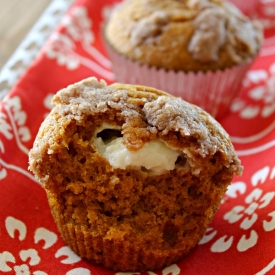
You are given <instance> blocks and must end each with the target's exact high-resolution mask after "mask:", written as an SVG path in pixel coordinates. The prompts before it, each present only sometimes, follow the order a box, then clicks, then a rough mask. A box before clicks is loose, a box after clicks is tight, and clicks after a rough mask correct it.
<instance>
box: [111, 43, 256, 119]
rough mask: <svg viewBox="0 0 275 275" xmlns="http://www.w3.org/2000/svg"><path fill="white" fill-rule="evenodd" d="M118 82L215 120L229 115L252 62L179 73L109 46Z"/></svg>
mask: <svg viewBox="0 0 275 275" xmlns="http://www.w3.org/2000/svg"><path fill="white" fill-rule="evenodd" d="M107 50H108V53H109V57H110V59H111V61H112V63H113V71H114V74H115V77H116V81H117V82H121V83H128V84H139V85H145V86H151V87H154V88H157V89H160V90H163V91H165V92H168V93H170V94H172V95H174V96H176V97H181V98H183V99H184V100H186V101H188V102H190V103H193V104H195V105H197V106H199V107H201V108H202V109H204V110H205V111H207V112H208V113H209V114H211V115H212V116H213V117H215V118H220V117H221V116H223V115H225V114H226V113H227V112H228V111H229V109H230V106H231V104H232V102H233V100H234V99H235V98H236V97H237V96H238V95H239V93H240V91H241V87H242V81H243V78H244V76H245V74H246V72H247V71H248V69H249V67H250V66H251V63H252V61H251V60H250V61H249V62H246V63H244V64H242V65H238V66H234V67H232V68H228V69H225V70H218V71H215V72H212V71H208V72H198V73H194V72H188V73H185V72H182V71H180V72H175V71H171V70H169V71H166V70H164V69H157V68H155V67H148V66H146V65H140V64H139V63H138V62H134V61H131V60H129V59H127V58H125V57H123V56H121V55H119V54H117V53H116V52H115V51H114V50H112V49H111V48H110V47H108V46H107Z"/></svg>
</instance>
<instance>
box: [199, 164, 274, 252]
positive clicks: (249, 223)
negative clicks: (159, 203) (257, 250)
mask: <svg viewBox="0 0 275 275" xmlns="http://www.w3.org/2000/svg"><path fill="white" fill-rule="evenodd" d="M268 176H269V179H270V180H273V179H274V178H275V167H274V168H273V169H272V170H271V169H270V167H269V166H266V167H264V168H262V169H260V170H258V171H257V172H256V173H254V174H253V176H252V177H251V185H252V186H254V187H255V188H254V189H253V190H252V191H251V192H250V193H249V194H248V195H247V196H246V197H245V200H244V205H236V206H234V207H233V208H232V209H231V210H230V211H228V212H227V213H225V214H224V216H223V219H224V220H225V221H227V222H228V223H229V224H236V225H237V226H239V228H240V230H244V232H245V233H244V234H243V235H242V236H241V238H240V239H239V240H238V242H237V247H236V248H237V251H239V252H245V251H247V250H249V249H250V248H252V247H254V246H255V245H256V244H257V242H258V239H259V235H258V233H257V231H256V229H255V228H256V227H253V226H254V225H255V223H256V222H257V221H258V220H259V215H258V213H257V212H258V211H259V210H260V209H263V208H266V207H268V206H269V205H270V204H271V202H274V201H275V191H271V192H266V193H264V191H263V190H262V189H260V188H259V187H257V186H258V185H259V184H264V183H265V182H266V180H267V179H268ZM245 192H246V187H245V183H243V182H237V183H235V184H232V188H229V191H228V192H227V194H226V195H227V196H229V197H231V198H237V196H238V194H242V195H243V194H245ZM225 200H226V199H225ZM262 228H263V229H264V231H265V232H270V231H273V230H275V211H272V212H270V213H268V214H267V217H266V219H265V220H263V221H262ZM217 234H218V231H217V230H215V229H214V228H208V229H207V231H206V234H205V236H204V237H203V238H202V240H201V241H200V244H201V245H202V244H206V243H208V242H210V241H212V240H214V243H213V244H212V245H211V247H210V250H211V251H212V252H215V253H217V252H219V253H222V252H225V251H227V250H228V249H229V248H230V247H232V244H233V240H234V239H235V236H232V235H224V236H222V237H220V238H219V239H217V240H215V237H216V235H217Z"/></svg>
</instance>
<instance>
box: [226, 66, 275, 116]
mask: <svg viewBox="0 0 275 275" xmlns="http://www.w3.org/2000/svg"><path fill="white" fill-rule="evenodd" d="M263 81H264V82H263ZM258 83H259V84H260V85H258V86H256V87H254V88H252V89H250V90H249V91H248V94H247V95H248V97H249V98H250V101H251V99H252V100H253V103H249V104H247V103H246V101H245V100H244V99H237V100H236V101H235V102H234V103H233V104H232V106H231V111H232V112H235V113H236V112H238V113H239V115H240V117H241V118H242V119H247V120H248V119H254V118H256V117H257V116H261V117H262V118H268V117H270V116H272V115H274V114H275V63H273V64H272V65H271V66H270V68H269V72H267V71H263V70H257V71H250V72H249V73H248V74H247V78H246V80H245V85H246V86H250V85H252V84H253V85H255V84H258ZM261 83H263V84H261Z"/></svg>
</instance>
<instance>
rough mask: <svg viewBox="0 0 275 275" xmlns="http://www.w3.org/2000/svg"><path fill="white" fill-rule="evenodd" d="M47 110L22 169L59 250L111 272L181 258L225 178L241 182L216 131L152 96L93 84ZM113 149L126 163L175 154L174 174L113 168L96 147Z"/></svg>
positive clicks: (67, 92)
mask: <svg viewBox="0 0 275 275" xmlns="http://www.w3.org/2000/svg"><path fill="white" fill-rule="evenodd" d="M53 103H54V104H55V107H54V108H53V110H52V111H51V113H50V115H49V116H48V117H47V118H46V119H45V121H44V122H43V123H42V125H41V128H40V130H39V133H38V135H37V137H36V140H35V143H34V146H33V148H32V150H31V151H30V154H29V164H30V166H29V168H30V170H31V171H33V172H34V174H35V176H36V177H37V179H38V180H39V181H41V182H42V184H43V186H44V188H45V190H46V193H47V196H48V200H49V205H50V207H51V211H52V214H53V217H54V219H55V221H56V223H57V226H58V229H59V231H60V233H61V235H62V237H63V239H64V240H65V242H66V243H67V244H68V245H69V246H70V247H71V248H72V249H73V250H74V251H75V252H76V253H77V254H78V255H80V256H81V257H83V258H87V259H89V260H90V261H92V262H93V263H96V264H101V265H104V266H105V267H107V268H111V269H114V270H120V271H140V272H141V271H145V270H154V269H159V268H162V267H164V266H167V265H170V264H172V263H175V262H176V261H178V260H179V259H182V258H183V257H184V256H185V255H186V254H188V253H189V252H190V251H191V249H192V248H194V246H195V245H196V244H197V243H198V242H199V240H200V239H201V237H202V236H203V234H204V232H205V230H206V228H207V226H208V225H209V223H210V222H211V220H212V218H213V215H214V214H215V212H216V210H217V209H218V207H219V203H220V200H221V198H222V196H223V194H224V193H225V191H226V188H227V186H228V185H229V184H230V183H231V180H232V177H233V175H234V173H236V174H238V175H240V174H241V172H242V166H241V165H240V161H239V159H238V158H237V156H236V153H235V151H234V148H233V146H232V144H231V142H230V139H229V137H228V134H227V133H226V132H225V131H224V130H223V128H222V127H221V126H220V124H218V122H216V121H215V120H214V119H213V118H212V117H211V116H209V115H208V114H207V113H206V112H204V111H203V110H201V109H200V108H198V107H196V106H194V105H191V104H189V103H187V102H185V101H183V100H181V99H178V98H175V97H172V96H170V95H169V94H166V93H164V92H162V91H159V90H156V89H153V88H149V87H143V86H135V85H125V84H117V83H116V84H113V85H110V86H107V85H106V83H105V82H104V81H100V82H98V81H97V80H96V79H95V78H89V79H86V80H83V81H81V82H79V83H76V84H74V85H70V86H68V87H67V88H66V89H63V90H61V91H59V92H58V93H57V94H56V95H55V96H54V99H53ZM119 139H122V140H123V141H122V143H121V144H120V145H121V146H124V147H123V150H128V151H129V152H130V153H133V152H140V150H142V148H144V147H145V146H146V145H148V144H150V142H152V141H158V142H160V143H161V144H162V145H163V146H166V147H167V148H168V149H169V150H171V151H173V150H174V151H176V152H178V157H177V158H176V161H175V163H174V168H173V169H170V170H167V169H163V170H158V173H157V174H156V173H151V172H152V171H151V170H150V169H151V168H148V167H147V168H146V167H143V166H142V165H141V166H140V167H137V166H127V167H126V168H123V169H122V168H115V167H113V166H112V165H111V164H110V161H109V160H108V157H106V156H107V155H106V154H105V153H106V152H107V149H106V148H105V147H104V146H108V145H109V144H111V143H112V142H114V141H115V140H119ZM99 141H100V142H101V143H100V144H105V145H104V146H103V147H102V148H105V149H106V151H105V152H103V151H101V149H102V148H101V149H100V147H99V146H98V144H99V143H98V142H99ZM125 148H126V149H125ZM161 148H163V147H161ZM117 162H118V163H119V160H117ZM145 162H146V160H144V163H145ZM156 162H157V160H156ZM115 164H116V163H115ZM165 167H166V166H165ZM159 171H160V172H159Z"/></svg>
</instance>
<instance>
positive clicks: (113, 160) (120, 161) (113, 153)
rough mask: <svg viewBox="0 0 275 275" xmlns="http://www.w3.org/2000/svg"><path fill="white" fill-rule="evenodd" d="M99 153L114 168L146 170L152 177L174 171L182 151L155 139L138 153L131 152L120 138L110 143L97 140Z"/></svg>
mask: <svg viewBox="0 0 275 275" xmlns="http://www.w3.org/2000/svg"><path fill="white" fill-rule="evenodd" d="M95 145H96V146H97V148H98V150H99V152H100V153H101V154H102V155H103V156H104V157H105V158H106V159H107V160H108V161H109V163H110V164H111V165H112V167H114V168H120V169H126V168H132V169H136V170H142V169H146V170H148V172H149V173H150V174H151V175H160V174H162V173H164V172H166V171H169V170H173V169H174V168H175V163H176V161H177V158H178V156H179V155H180V154H181V152H180V151H178V150H174V149H171V148H169V147H168V146H166V145H165V143H164V142H163V141H161V140H160V139H155V140H152V141H149V142H147V143H145V144H144V146H143V147H142V148H141V149H139V150H137V151H130V150H128V149H127V147H126V146H125V145H124V144H123V138H122V137H118V138H115V139H113V140H111V141H110V142H109V143H107V144H106V143H104V142H103V140H102V138H100V137H98V138H96V139H95Z"/></svg>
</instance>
